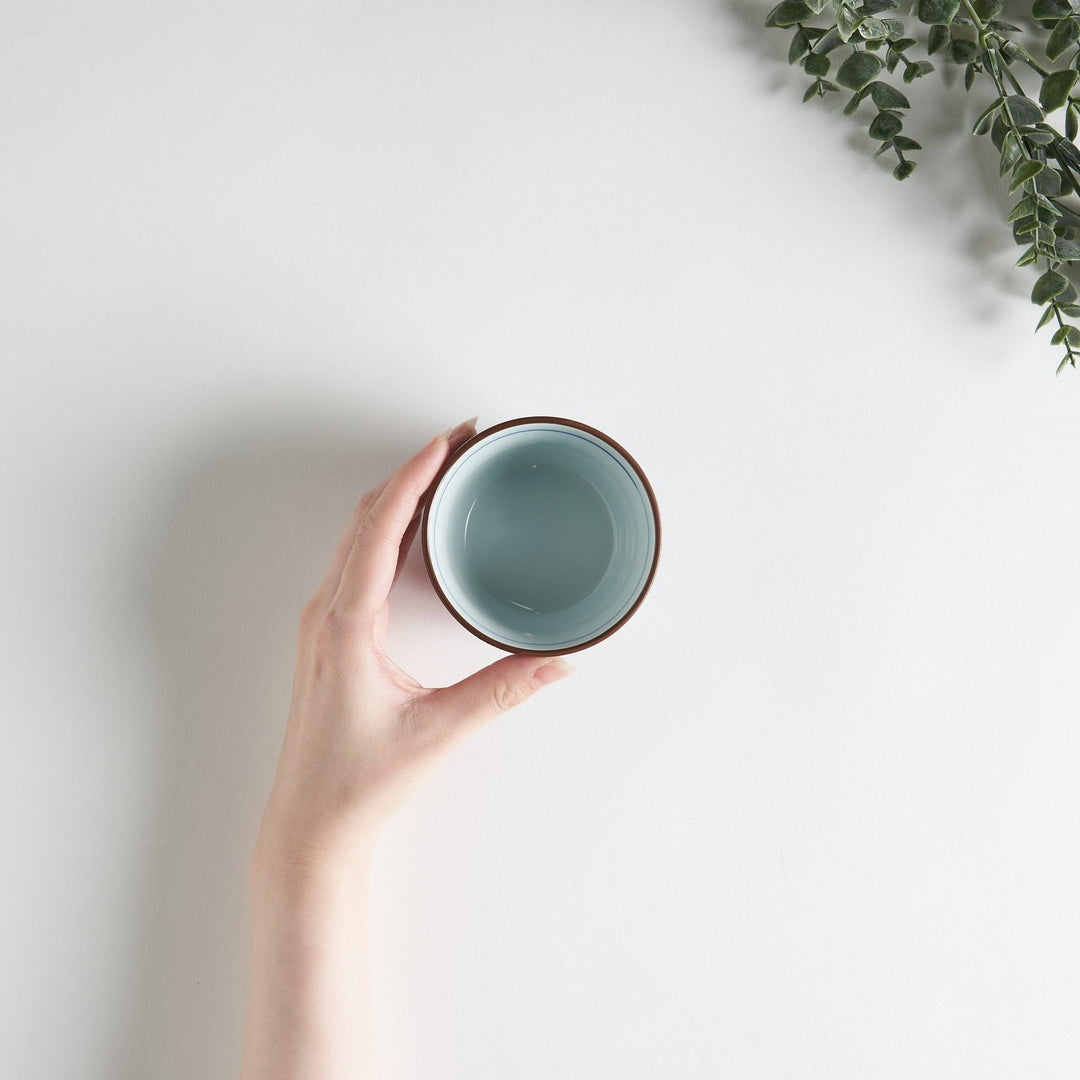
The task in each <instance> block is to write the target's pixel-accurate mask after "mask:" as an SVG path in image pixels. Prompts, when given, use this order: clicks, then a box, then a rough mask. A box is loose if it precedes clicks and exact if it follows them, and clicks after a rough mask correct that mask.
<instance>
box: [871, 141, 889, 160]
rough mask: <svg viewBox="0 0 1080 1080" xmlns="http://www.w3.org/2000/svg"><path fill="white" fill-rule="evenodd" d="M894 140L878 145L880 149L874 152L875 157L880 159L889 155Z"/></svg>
mask: <svg viewBox="0 0 1080 1080" xmlns="http://www.w3.org/2000/svg"><path fill="white" fill-rule="evenodd" d="M892 145H893V144H892V139H886V140H885V141H884V142H883V143H879V144H878V148H877V149H876V150H875V151H874V157H876V158H879V157H881V155H882V154H886V153H888V152H889V151H890V150H891V149H892Z"/></svg>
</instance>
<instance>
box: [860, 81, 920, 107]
mask: <svg viewBox="0 0 1080 1080" xmlns="http://www.w3.org/2000/svg"><path fill="white" fill-rule="evenodd" d="M867 89H868V90H869V91H870V96H871V97H872V98H873V99H874V104H875V105H876V106H877V107H878V108H879V109H910V108H911V102H910V101H908V99H907V98H906V97H905V96H904V95H903V94H901V93H900V91H899V90H897V89H896V87H895V86H890V85H889V84H888V83H886V82H872V83H870V85H869V86H868V87H867Z"/></svg>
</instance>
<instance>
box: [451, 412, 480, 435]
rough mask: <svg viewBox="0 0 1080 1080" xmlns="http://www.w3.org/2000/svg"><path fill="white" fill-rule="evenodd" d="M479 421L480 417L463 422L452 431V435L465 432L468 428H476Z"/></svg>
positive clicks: (473, 417) (472, 417)
mask: <svg viewBox="0 0 1080 1080" xmlns="http://www.w3.org/2000/svg"><path fill="white" fill-rule="evenodd" d="M479 419H480V417H478V416H470V417H469V419H468V420H462V421H461V423H460V424H458V425H457V426H456V427H454V428H452V429H451V431H450V434H451V435H456V434H457V433H458V432H459V431H465V430H467V429H468V428H471V427H476V421H477V420H479Z"/></svg>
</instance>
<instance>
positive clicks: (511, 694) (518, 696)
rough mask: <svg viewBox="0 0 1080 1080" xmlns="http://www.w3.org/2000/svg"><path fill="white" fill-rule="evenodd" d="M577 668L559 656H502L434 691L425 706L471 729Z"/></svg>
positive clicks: (457, 725) (455, 724)
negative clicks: (457, 680) (455, 681)
mask: <svg viewBox="0 0 1080 1080" xmlns="http://www.w3.org/2000/svg"><path fill="white" fill-rule="evenodd" d="M576 670H577V669H576V668H574V667H573V666H572V665H571V664H569V663H567V661H566V660H564V659H563V658H562V657H561V656H555V657H550V656H504V657H503V658H502V659H501V660H496V661H495V663H493V664H488V666H487V667H485V668H481V669H480V670H479V671H477V672H475V673H474V674H472V675H469V676H468V677H467V678H465V679H462V680H461V682H457V683H454V685H453V686H444V687H442V688H441V689H438V690H436V691H434V693H432V694H430V695H429V696H428V697H427V698H426V700H425V702H424V707H425V709H426V710H431V713H432V714H436V715H437V716H438V718H439V720H440V721H442V722H444V723H446V724H448V725H450V726H452V727H455V728H461V729H464V731H470V730H473V729H475V728H478V727H482V726H483V725H484V724H486V723H487V722H488V721H489V720H494V719H495V717H496V716H501V715H502V714H503V713H505V712H509V711H510V710H511V709H512V708H514V706H515V705H520V704H521V703H522V702H523V701H527V700H528V699H529V698H531V697H532V696H533V694H535V693H536V692H537V690H539V689H540V688H541V687H543V686H547V685H549V684H550V683H553V682H556V681H557V680H559V679H562V678H565V677H566V676H567V675H569V674H570V673H571V672H572V671H576ZM433 718H434V716H433Z"/></svg>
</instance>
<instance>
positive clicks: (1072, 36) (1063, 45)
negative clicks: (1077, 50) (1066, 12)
mask: <svg viewBox="0 0 1080 1080" xmlns="http://www.w3.org/2000/svg"><path fill="white" fill-rule="evenodd" d="M1078 36H1080V23H1077V21H1076V20H1075V19H1062V20H1061V22H1059V23H1058V24H1057V26H1055V27H1054V29H1053V30H1051V31H1050V36H1049V37H1048V38H1047V39H1046V55H1047V56H1048V57H1049V58H1050V59H1051V60H1056V59H1057V58H1058V57H1059V56H1061V54H1062V53H1063V52H1065V50H1066V49H1068V47H1069V46H1070V45H1071V44H1072V43H1073V42H1074V41H1075V40H1076V39H1077V37H1078Z"/></svg>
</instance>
